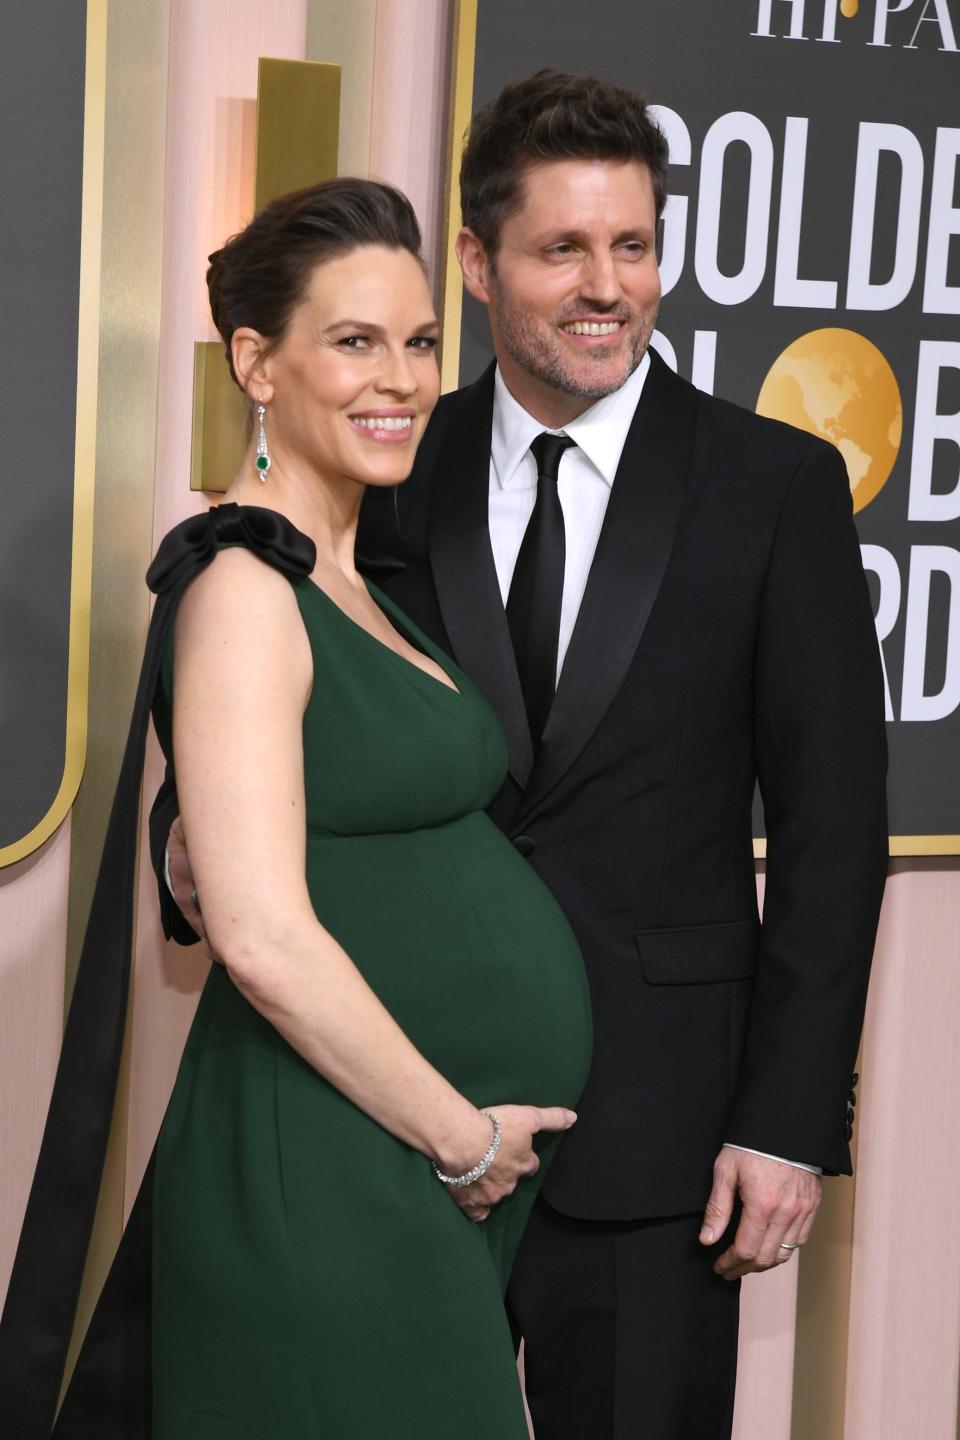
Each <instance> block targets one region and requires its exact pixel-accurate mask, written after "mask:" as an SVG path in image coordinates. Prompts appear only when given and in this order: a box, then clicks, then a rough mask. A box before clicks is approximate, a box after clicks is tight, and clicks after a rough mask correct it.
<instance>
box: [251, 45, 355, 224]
mask: <svg viewBox="0 0 960 1440" xmlns="http://www.w3.org/2000/svg"><path fill="white" fill-rule="evenodd" d="M339 148H340V66H339V65H328V64H327V63H326V61H324V60H270V59H264V58H261V60H260V64H259V68H258V71H257V171H256V180H255V182H254V209H255V210H262V209H263V207H264V205H266V204H267V202H268V201H270V200H273V199H275V197H276V196H277V195H286V194H287V192H288V191H290V190H300V189H302V188H303V186H305V185H316V184H317V183H318V181H320V180H332V179H333V178H334V177H335V175H336V173H337V159H338V155H339Z"/></svg>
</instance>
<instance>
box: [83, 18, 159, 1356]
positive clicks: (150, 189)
mask: <svg viewBox="0 0 960 1440" xmlns="http://www.w3.org/2000/svg"><path fill="white" fill-rule="evenodd" d="M88 14H90V15H91V17H92V18H93V20H94V21H96V20H97V19H98V18H99V20H100V22H101V25H102V23H103V20H104V19H105V21H106V60H105V64H101V65H100V67H99V68H98V69H96V70H95V71H94V72H92V74H91V79H92V83H93V85H94V90H93V93H91V94H89V95H88V96H87V104H88V105H90V106H92V107H93V113H94V114H96V113H97V107H99V110H100V112H101V113H102V114H103V129H102V144H101V157H100V163H101V164H102V169H103V206H102V230H101V245H100V275H101V277H102V279H101V284H100V295H99V306H98V307H95V310H94V314H93V320H92V324H93V327H94V335H93V347H94V348H93V367H92V368H96V365H97V363H98V362H99V384H98V390H97V396H96V405H97V412H96V509H95V512H94V525H93V547H92V556H93V568H92V581H91V591H90V618H91V635H90V662H89V663H90V694H89V716H88V737H87V745H88V759H87V767H86V772H85V775H84V780H83V784H82V785H81V786H80V790H79V792H78V794H77V798H76V802H75V804H74V807H73V819H72V832H71V848H70V894H69V906H68V926H67V957H66V988H67V992H68V1001H69V994H70V992H71V990H72V983H73V978H74V975H75V973H76V964H77V960H78V958H79V953H80V947H81V944H82V941H83V934H84V930H85V929H86V923H87V916H88V914H89V909H90V899H91V896H92V893H93V886H94V882H95V879H96V872H97V868H98V864H99V858H100V851H101V849H102V845H103V837H104V834H105V831H106V825H107V818H108V816H109V812H110V806H111V803H112V799H113V792H114V787H115V784H116V778H117V774H118V771H119V768H120V761H121V757H122V753H123V747H124V743H125V739H126V731H127V724H128V720H129V716H130V712H131V709H132V704H133V696H134V693H135V690H136V683H137V676H138V674H139V670H140V661H141V656H142V654H143V641H144V636H145V634H146V629H147V622H148V617H149V596H148V594H147V589H146V586H145V584H144V578H143V577H144V572H145V570H146V567H147V564H148V562H149V559H150V552H151V546H152V532H153V489H154V469H155V464H156V414H157V380H158V364H159V351H160V294H161V277H162V249H163V213H164V173H165V162H166V117H167V69H168V47H169V26H168V14H169V0H120V3H118V4H110V5H108V4H107V3H106V0H90V6H89V11H88ZM101 33H102V32H101ZM101 54H102V51H101ZM87 113H88V114H89V113H91V112H90V111H89V110H88V112H87ZM90 469H91V473H92V470H93V465H92V463H91V466H90ZM128 1068H129V1059H128V1056H127V1053H126V1051H125V1053H124V1058H123V1061H122V1068H121V1074H120V1081H119V1085H118V1093H117V1100H116V1104H115V1107H114V1117H113V1126H112V1130H111V1136H110V1144H109V1147H108V1151H107V1158H106V1163H105V1166H104V1174H103V1180H102V1183H101V1189H100V1202H99V1206H98V1211H97V1218H96V1223H95V1226H94V1232H93V1236H92V1240H91V1247H90V1253H89V1255H88V1258H87V1266H86V1271H85V1275H84V1282H83V1289H82V1291H81V1296H80V1302H79V1305H78V1309H77V1319H76V1325H75V1333H74V1341H73V1344H72V1346H71V1350H70V1355H69V1357H68V1368H67V1374H68V1375H69V1373H70V1371H71V1370H72V1366H73V1361H74V1359H75V1356H76V1352H77V1348H78V1343H79V1339H80V1337H81V1336H82V1335H83V1333H84V1331H85V1329H86V1326H87V1323H88V1321H89V1317H90V1315H91V1313H92V1311H93V1307H94V1304H95V1301H96V1297H97V1295H98V1294H99V1291H100V1289H101V1286H102V1283H103V1279H104V1277H105V1275H106V1272H107V1269H108V1268H109V1264H110V1260H111V1258H112V1255H113V1252H114V1250H115V1249H116V1244H117V1241H118V1239H119V1236H120V1232H121V1229H122V1225H123V1209H124V1181H125V1168H126V1167H125V1161H126V1156H125V1148H126V1110H127V1106H126V1094H127V1087H128Z"/></svg>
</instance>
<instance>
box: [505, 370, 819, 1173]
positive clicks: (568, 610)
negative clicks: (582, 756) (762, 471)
mask: <svg viewBox="0 0 960 1440" xmlns="http://www.w3.org/2000/svg"><path fill="white" fill-rule="evenodd" d="M649 369H650V356H649V355H644V357H643V359H642V360H641V361H640V364H639V365H638V366H637V368H636V370H634V372H633V374H632V375H631V376H630V378H629V380H627V382H626V383H625V384H624V385H622V386H621V387H620V389H619V390H615V391H614V392H613V393H612V394H611V395H604V396H603V398H602V399H601V400H598V401H597V402H596V404H594V405H591V406H590V408H589V410H585V411H584V412H583V414H582V415H578V416H577V418H576V419H575V420H571V421H570V422H569V424H567V425H564V426H563V428H562V430H550V431H549V433H550V434H551V435H568V436H569V437H570V439H571V440H573V441H574V445H573V446H571V447H570V449H569V450H565V451H564V453H563V455H562V456H561V457H560V468H559V471H558V473H557V492H558V494H559V496H560V507H561V509H562V510H563V523H564V529H565V532H566V558H565V561H564V571H563V599H562V601H561V605H560V644H559V649H558V653H557V677H558V679H559V676H560V671H561V670H562V669H563V662H564V659H565V658H566V654H567V649H568V647H569V645H570V637H571V636H572V634H573V627H574V625H575V624H576V621H577V615H578V614H579V612H580V604H581V602H582V600H583V592H584V591H585V589H586V588H587V578H588V576H589V574H590V566H591V565H592V564H593V557H594V554H595V553H596V549H597V541H598V540H599V538H600V531H601V529H602V527H603V519H604V516H605V515H606V513H607V502H608V501H609V499H610V491H611V489H612V488H613V482H614V477H615V476H616V473H617V466H618V465H619V464H620V456H621V455H622V453H623V447H624V445H625V444H626V439H627V431H628V430H629V429H630V425H631V423H632V421H633V415H634V411H635V410H636V408H637V403H638V401H639V399H640V395H641V392H642V390H643V385H644V381H645V380H646V378H647V372H648V371H649ZM545 428H546V427H544V426H543V425H541V423H540V421H539V420H535V419H534V418H533V416H532V415H530V414H529V413H528V412H527V411H526V410H524V408H523V406H522V405H521V404H520V403H519V401H517V400H515V399H514V397H513V396H512V395H511V394H510V391H509V390H508V389H507V386H506V382H505V381H504V378H503V376H502V375H501V373H500V367H499V366H498V367H497V371H496V376H495V379H494V387H493V434H492V437H491V443H490V500H489V510H488V519H489V527H490V545H491V548H492V550H493V560H494V564H495V566H496V569H497V580H498V581H499V584H500V596H501V598H502V600H503V603H504V605H506V603H507V596H508V595H509V593H510V582H511V580H512V579H513V571H514V567H515V566H516V563H517V556H518V555H519V553H520V545H521V542H522V541H523V535H524V531H525V530H526V528H527V525H528V524H529V522H530V517H531V515H532V514H533V507H534V504H535V503H536V499H537V463H536V461H535V460H534V458H533V456H532V454H531V453H530V445H531V442H532V441H533V440H535V439H536V438H537V436H538V435H540V434H542V433H543V431H544V429H545ZM727 1148H728V1149H731V1150H747V1151H748V1153H749V1154H751V1155H763V1156H764V1158H765V1159H768V1160H779V1159H780V1156H779V1155H764V1152H763V1151H760V1150H749V1147H748V1146H746V1145H730V1146H728V1147H727ZM782 1163H783V1164H785V1165H794V1166H795V1167H796V1168H797V1169H799V1170H810V1171H812V1172H813V1173H814V1174H816V1175H819V1174H820V1173H821V1172H820V1170H819V1168H818V1167H817V1166H816V1165H804V1164H801V1163H800V1162H799V1161H796V1160H784V1161H782Z"/></svg>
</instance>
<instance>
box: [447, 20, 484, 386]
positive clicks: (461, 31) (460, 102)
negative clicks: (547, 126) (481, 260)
mask: <svg viewBox="0 0 960 1440" xmlns="http://www.w3.org/2000/svg"><path fill="white" fill-rule="evenodd" d="M476 53H477V0H457V11H456V16H455V18H454V23H453V78H452V83H451V87H450V130H449V134H448V136H447V174H446V192H445V194H446V207H445V209H446V216H445V223H444V227H443V245H442V246H441V250H440V254H441V263H442V265H443V274H442V277H441V281H440V315H441V320H442V322H443V350H442V353H441V357H440V388H441V390H443V391H444V393H446V391H448V390H455V389H456V388H457V386H458V385H459V383H460V326H461V312H462V309H463V279H462V277H461V275H460V264H459V261H458V260H457V252H456V248H455V247H456V243H457V236H458V234H459V233H460V226H461V224H462V211H461V209H460V183H459V174H460V153H461V150H462V147H463V137H464V135H465V134H466V131H467V126H468V125H469V124H470V120H471V118H472V116H473V69H474V64H475V61H476Z"/></svg>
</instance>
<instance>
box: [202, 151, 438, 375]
mask: <svg viewBox="0 0 960 1440" xmlns="http://www.w3.org/2000/svg"><path fill="white" fill-rule="evenodd" d="M364 245H383V246H385V247H386V248H387V249H388V250H409V252H410V254H411V255H413V256H415V257H416V259H417V260H419V261H420V263H421V264H422V263H423V260H422V256H421V254H420V226H419V225H418V224H417V217H416V215H415V214H414V213H413V206H412V205H411V204H410V201H409V200H408V199H407V197H406V196H405V195H402V194H401V193H400V191H399V190H395V189H394V188H393V186H392V185H382V184H379V183H378V182H377V181H374V180H354V179H347V178H344V179H340V180H325V181H324V182H323V183H322V184H320V185H310V186H308V187H307V188H306V189H305V190H294V191H293V192H292V193H291V194H289V195H281V196H279V197H278V198H277V199H276V200H271V201H270V203H269V205H265V206H264V208H263V209H262V210H261V211H260V213H259V214H258V215H255V216H254V218H253V219H252V220H251V221H250V224H249V225H248V226H247V227H246V229H244V230H241V231H240V233H239V234H238V235H234V236H232V237H231V238H230V239H229V240H228V241H227V243H226V244H225V245H224V246H223V248H222V249H221V250H215V251H214V252H213V254H212V255H211V256H210V268H209V269H208V271H207V291H208V293H209V295H210V311H211V314H212V315H213V323H214V324H215V325H216V327H217V329H218V330H219V331H220V334H221V335H222V337H223V343H224V345H225V346H226V351H227V364H228V365H229V366H230V374H231V375H232V376H233V378H234V380H237V375H236V371H235V370H234V368H233V358H232V355H231V352H230V342H231V339H232V338H233V332H234V330H236V329H238V328H239V327H240V326H249V327H250V328H251V329H253V330H258V331H259V332H260V334H261V335H263V336H265V337H266V339H267V340H268V341H270V343H271V345H273V346H276V345H279V343H280V341H281V340H282V339H283V337H284V334H285V333H286V329H287V325H288V324H289V322H290V317H291V315H292V314H293V312H294V310H295V309H296V308H297V306H298V305H299V304H300V303H301V301H302V300H303V299H304V297H305V296H306V293H307V288H308V286H309V284H310V276H311V275H312V274H313V271H314V269H315V268H316V266H317V265H322V264H323V262H324V261H325V260H332V259H334V258H335V257H336V256H339V255H347V254H349V253H350V252H351V251H353V250H359V249H360V248H361V247H362V246H364ZM237 383H238V384H239V383H240V382H239V381H237Z"/></svg>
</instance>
